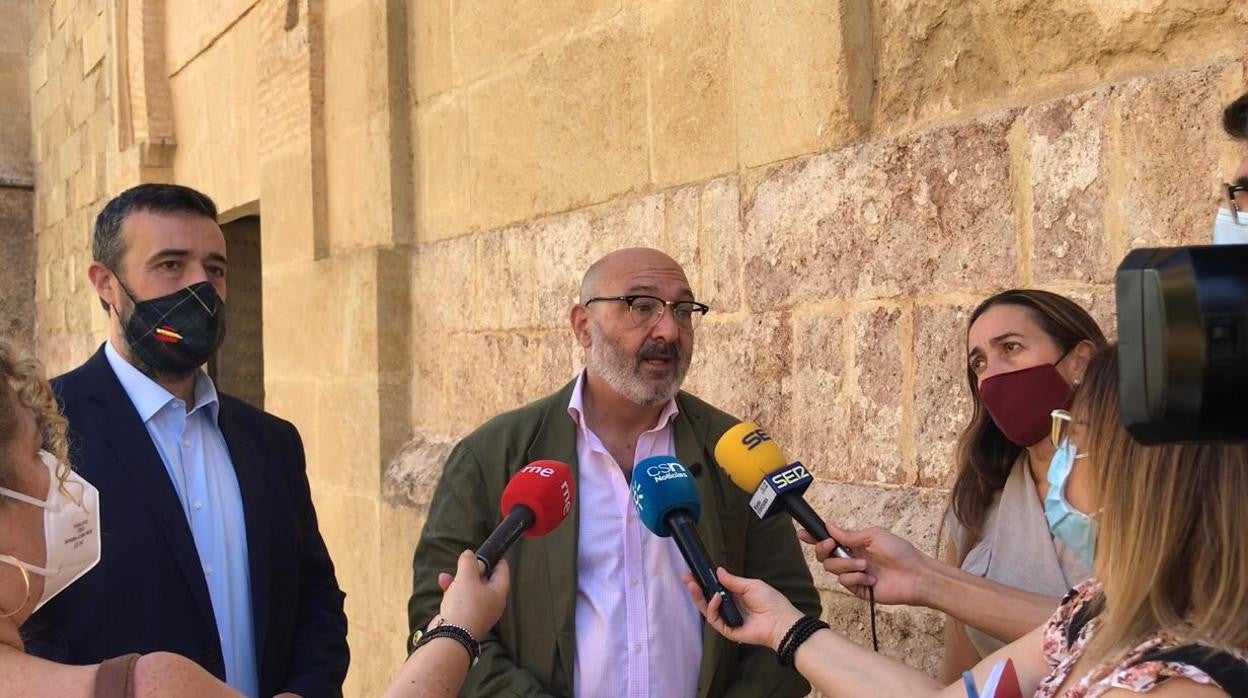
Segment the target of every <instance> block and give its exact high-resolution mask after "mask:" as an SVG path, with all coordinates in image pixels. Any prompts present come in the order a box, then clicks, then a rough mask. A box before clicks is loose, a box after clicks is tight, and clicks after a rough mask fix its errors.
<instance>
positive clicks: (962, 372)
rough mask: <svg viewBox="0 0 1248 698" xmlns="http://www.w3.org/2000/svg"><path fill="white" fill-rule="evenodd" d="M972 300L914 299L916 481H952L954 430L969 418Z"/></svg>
mask: <svg viewBox="0 0 1248 698" xmlns="http://www.w3.org/2000/svg"><path fill="white" fill-rule="evenodd" d="M977 304H978V301H975V302H966V303H947V304H946V303H934V304H919V305H916V306H915V309H914V344H913V346H912V348H911V349H910V351H912V352H913V356H914V366H915V381H914V431H915V436H914V441H915V459H916V461H917V467H918V473H919V483H920V484H922V485H925V486H928V487H946V486H950V485H951V484H952V482H953V480H952V478H953V474H954V452H955V446H956V444H957V441H958V435H959V434H960V433H961V432H962V430H963V429H964V428H965V427H966V425H967V424H968V423H969V422H970V418H971V396H970V387H969V385H968V384H967V378H966V369H967V359H966V353H967V350H966V332H967V320H968V319H969V318H970V314H971V311H972V310H974V309H975V305H977Z"/></svg>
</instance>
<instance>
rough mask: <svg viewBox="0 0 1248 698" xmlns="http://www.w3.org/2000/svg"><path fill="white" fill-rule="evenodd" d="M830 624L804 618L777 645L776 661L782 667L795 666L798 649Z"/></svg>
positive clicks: (807, 617)
mask: <svg viewBox="0 0 1248 698" xmlns="http://www.w3.org/2000/svg"><path fill="white" fill-rule="evenodd" d="M827 628H828V624H827V623H825V622H823V621H821V620H819V619H818V618H812V617H810V616H802V617H801V618H798V619H797V621H796V622H795V623H793V625H792V626H791V627H790V628H789V631H788V632H787V633H785V634H784V637H783V638H782V639H781V640H780V644H778V645H776V661H778V662H780V666H783V667H791V666H793V659H794V658H795V657H796V656H797V648H798V647H801V645H802V643H803V642H806V641H807V640H809V639H810V636H811V635H814V634H815V633H817V632H819V631H820V630H826V629H827Z"/></svg>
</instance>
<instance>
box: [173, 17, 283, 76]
mask: <svg viewBox="0 0 1248 698" xmlns="http://www.w3.org/2000/svg"><path fill="white" fill-rule="evenodd" d="M258 1H259V0H215V1H214V2H198V1H197V0H165V3H164V4H165V22H166V25H165V57H166V60H168V65H169V72H170V73H171V74H176V73H178V72H180V71H181V70H182V69H183V68H185V67H186V66H187V65H188V64H189V63H191V61H193V60H195V59H197V58H198V57H199V55H200V54H201V53H203V52H204V51H205V50H207V49H208V48H209V47H210V46H212V45H213V43H214V42H216V41H218V40H219V39H221V38H222V37H223V36H225V35H227V34H228V33H229V32H230V31H231V30H232V29H233V28H234V25H235V23H237V22H238V21H239V20H240V18H241V17H243V15H245V14H247V13H249V12H251V10H252V8H253V7H255V6H256V4H257V3H258ZM223 75H225V74H223Z"/></svg>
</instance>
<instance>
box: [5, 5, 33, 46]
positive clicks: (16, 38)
mask: <svg viewBox="0 0 1248 698" xmlns="http://www.w3.org/2000/svg"><path fill="white" fill-rule="evenodd" d="M35 12H36V8H35V4H34V3H30V2H9V3H5V4H4V6H3V7H2V8H0V54H4V53H15V54H21V55H22V56H25V55H26V54H27V44H28V43H29V42H30V37H31V31H32V30H33V29H34V26H35V22H34V17H35Z"/></svg>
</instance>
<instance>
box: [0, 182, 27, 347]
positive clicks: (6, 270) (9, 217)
mask: <svg viewBox="0 0 1248 698" xmlns="http://www.w3.org/2000/svg"><path fill="white" fill-rule="evenodd" d="M33 203H34V195H33V194H32V193H31V192H30V191H28V190H25V189H12V188H7V187H0V336H3V337H7V338H10V339H14V340H17V341H19V342H21V343H22V344H23V345H24V346H25V347H26V348H27V349H28V350H31V351H33V350H34V348H35V346H34V342H33V341H32V339H33V333H34V325H35V277H34V274H32V273H31V271H32V270H33V269H34V266H35V236H34V225H33V219H32V216H33Z"/></svg>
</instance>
